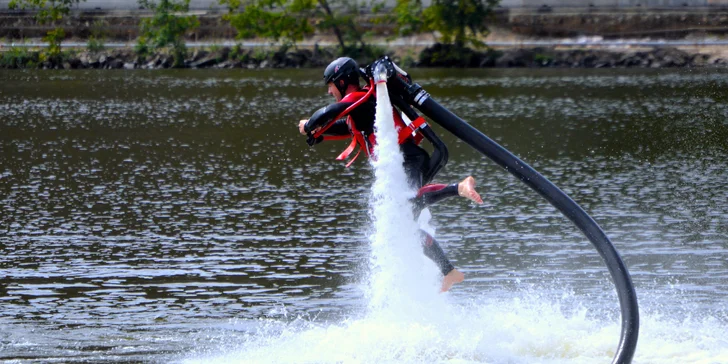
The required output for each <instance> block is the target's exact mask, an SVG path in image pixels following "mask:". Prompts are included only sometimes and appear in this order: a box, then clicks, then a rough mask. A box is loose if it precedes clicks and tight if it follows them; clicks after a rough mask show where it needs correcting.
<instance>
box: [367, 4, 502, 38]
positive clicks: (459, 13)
mask: <svg viewBox="0 0 728 364" xmlns="http://www.w3.org/2000/svg"><path fill="white" fill-rule="evenodd" d="M498 3H499V0H433V1H432V4H431V5H430V6H429V7H426V8H425V7H423V6H422V1H421V0H397V4H396V5H395V7H394V9H393V10H394V11H393V12H392V14H387V15H384V16H383V17H381V18H380V21H381V20H384V21H392V22H394V24H395V29H396V31H397V32H398V34H399V35H404V36H406V35H411V34H416V33H424V32H436V33H439V41H440V42H441V43H446V44H453V45H456V46H459V47H464V46H465V45H473V46H475V47H482V46H484V43H483V42H482V41H481V40H480V39H481V37H484V36H487V35H488V34H489V33H490V31H489V30H488V25H487V21H488V17H489V16H490V15H491V14H492V13H493V8H494V7H495V6H496V5H498Z"/></svg>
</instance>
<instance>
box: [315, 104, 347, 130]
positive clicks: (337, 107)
mask: <svg viewBox="0 0 728 364" xmlns="http://www.w3.org/2000/svg"><path fill="white" fill-rule="evenodd" d="M351 104H352V103H350V102H337V103H334V104H331V105H328V106H325V107H322V108H320V109H318V110H317V111H316V112H315V113H313V115H311V118H310V119H308V121H307V122H306V124H305V125H304V126H303V130H304V131H305V132H306V133H307V134H310V133H313V132H314V131H315V130H317V129H319V128H323V127H325V126H326V125H329V124H330V123H331V122H333V121H334V120H333V119H334V118H335V117H337V116H339V115H341V113H342V112H344V110H346V108H347V107H349V106H350V105H351Z"/></svg>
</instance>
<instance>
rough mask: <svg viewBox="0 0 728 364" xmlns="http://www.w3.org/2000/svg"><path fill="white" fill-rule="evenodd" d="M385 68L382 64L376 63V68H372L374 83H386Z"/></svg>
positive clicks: (386, 74) (386, 73)
mask: <svg viewBox="0 0 728 364" xmlns="http://www.w3.org/2000/svg"><path fill="white" fill-rule="evenodd" d="M387 71H388V70H387V66H386V65H385V63H384V62H377V64H376V66H374V72H373V73H374V75H373V76H374V82H376V83H380V82H387V78H389V77H388V72H387Z"/></svg>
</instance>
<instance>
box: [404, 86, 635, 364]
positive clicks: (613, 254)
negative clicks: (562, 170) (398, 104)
mask: <svg viewBox="0 0 728 364" xmlns="http://www.w3.org/2000/svg"><path fill="white" fill-rule="evenodd" d="M390 80H396V81H395V82H394V83H395V84H396V83H398V81H399V80H398V79H397V78H396V77H392V78H391V79H390ZM399 83H400V84H399V85H395V87H396V88H397V89H399V90H406V93H407V94H408V95H409V97H410V100H408V101H410V103H411V104H412V105H413V106H415V107H416V108H417V109H419V110H420V111H421V112H422V113H423V114H425V115H426V116H428V117H429V118H430V119H432V120H433V121H435V122H436V123H438V124H440V125H441V126H442V127H443V128H445V129H446V130H447V131H449V132H450V133H452V134H453V135H455V136H456V137H458V138H459V139H460V140H462V141H464V142H466V143H468V144H469V145H470V146H471V147H473V148H475V149H476V150H478V151H479V152H480V153H482V154H483V155H485V156H486V157H488V158H490V159H492V160H493V161H494V162H496V163H497V164H498V165H500V166H501V167H503V168H504V169H505V170H506V171H508V172H510V173H511V174H513V175H514V176H516V177H518V178H519V179H520V180H521V181H523V182H524V183H525V184H527V185H528V186H529V187H531V188H532V189H534V190H535V191H536V192H538V193H539V194H540V195H541V196H543V197H544V198H545V199H546V200H547V201H549V202H550V203H551V204H552V205H554V206H555V207H556V208H557V209H559V211H561V212H562V213H563V214H564V215H565V216H566V217H568V218H569V220H571V221H573V222H574V224H576V226H577V227H578V228H579V229H580V230H581V231H582V232H583V233H584V234H585V235H586V237H587V238H588V239H589V241H591V243H592V244H593V245H594V247H595V248H596V249H597V251H598V252H599V255H601V256H602V259H604V262H605V263H606V265H607V268H608V269H609V272H610V273H611V275H612V278H613V280H614V285H615V286H616V289H617V295H618V296H619V303H620V307H621V310H622V333H621V337H620V341H619V347H618V348H617V352H616V353H615V355H614V358H613V360H612V363H615V364H617V363H618V364H622V363H631V362H632V357H633V356H634V352H635V349H636V346H637V337H638V335H639V308H638V305H637V294H636V293H635V290H634V285H633V284H632V279H631V278H630V275H629V272H628V271H627V267H626V266H625V265H624V262H622V259H621V258H620V256H619V253H618V252H617V250H616V249H615V248H614V245H612V243H611V242H610V241H609V238H608V237H607V235H606V234H605V233H604V231H602V229H601V228H600V227H599V225H598V224H597V223H596V222H595V221H594V220H593V219H592V218H591V216H589V215H588V214H587V213H586V212H585V211H584V210H583V209H582V208H581V207H580V206H579V205H578V204H577V203H576V202H574V200H572V199H571V198H570V197H569V196H568V195H567V194H566V193H564V191H562V190H560V189H559V188H558V187H556V186H555V185H554V184H553V183H551V182H550V181H549V180H548V179H546V177H544V176H542V175H541V174H539V173H538V172H537V171H536V170H535V169H533V168H532V167H531V166H529V165H528V164H526V163H524V162H523V161H522V160H520V159H518V157H516V156H515V155H513V154H512V153H511V152H509V151H508V150H507V149H505V148H503V147H502V146H500V145H499V144H498V143H496V142H495V141H493V140H492V139H490V138H488V137H487V136H485V135H484V134H483V133H481V132H480V131H479V130H478V129H475V128H474V127H472V126H470V125H469V124H468V123H466V122H465V121H464V120H462V119H460V118H459V117H457V116H456V115H455V114H453V113H451V112H450V111H449V110H447V109H446V108H444V107H443V106H441V105H440V104H438V103H437V102H436V101H435V100H433V99H432V98H431V97H430V95H429V94H427V92H425V91H424V90H423V89H422V88H421V87H420V86H419V85H417V84H409V85H404V84H403V82H401V81H399Z"/></svg>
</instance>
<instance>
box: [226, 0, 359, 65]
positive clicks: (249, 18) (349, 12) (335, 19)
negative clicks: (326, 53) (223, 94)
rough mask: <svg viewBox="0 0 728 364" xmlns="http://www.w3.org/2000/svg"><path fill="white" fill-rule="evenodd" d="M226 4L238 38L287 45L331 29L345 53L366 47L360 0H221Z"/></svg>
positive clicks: (231, 23) (229, 18) (228, 16)
mask: <svg viewBox="0 0 728 364" xmlns="http://www.w3.org/2000/svg"><path fill="white" fill-rule="evenodd" d="M218 1H219V3H220V4H222V5H226V6H227V8H228V14H226V16H225V18H226V19H227V20H229V21H230V25H232V26H233V27H234V28H235V29H236V30H237V32H238V35H237V36H238V38H251V37H261V38H266V39H271V40H273V41H274V42H279V41H282V42H283V47H288V46H290V45H295V44H296V42H298V41H300V40H302V39H303V38H304V37H306V36H309V35H311V34H313V33H314V31H315V30H316V29H318V30H321V31H323V32H326V33H328V32H331V33H333V34H334V35H335V36H336V40H337V42H338V44H339V47H340V48H341V51H342V53H351V52H352V50H356V49H362V48H366V47H367V44H366V42H365V40H364V33H363V32H362V31H361V29H360V27H358V26H357V17H358V16H359V15H361V8H362V6H361V5H362V4H363V3H359V2H357V1H356V0H218Z"/></svg>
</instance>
